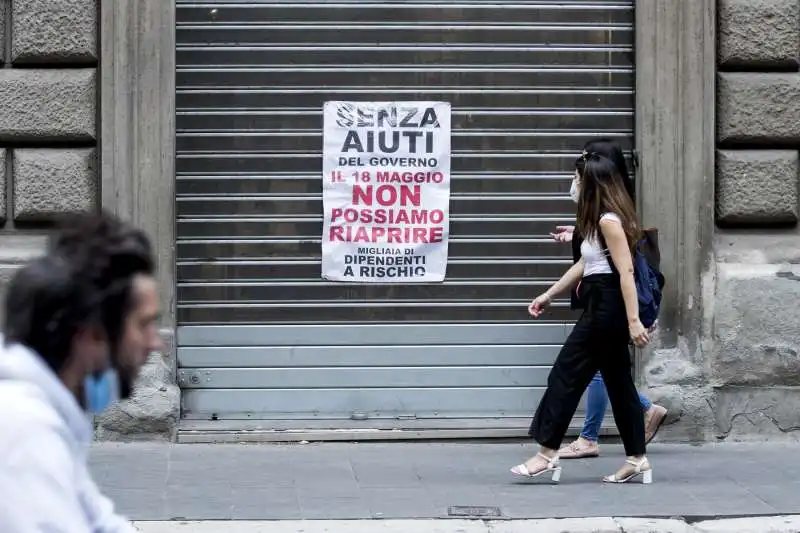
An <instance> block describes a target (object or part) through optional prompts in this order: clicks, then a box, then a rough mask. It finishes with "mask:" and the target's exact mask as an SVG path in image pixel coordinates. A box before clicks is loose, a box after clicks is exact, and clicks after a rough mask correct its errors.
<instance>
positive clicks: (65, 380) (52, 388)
mask: <svg viewBox="0 0 800 533" xmlns="http://www.w3.org/2000/svg"><path fill="white" fill-rule="evenodd" d="M153 274H154V264H153V255H152V251H151V247H150V243H149V241H148V239H147V237H146V236H145V235H144V234H143V233H142V232H141V231H139V230H137V229H136V228H133V227H131V226H130V225H128V224H125V223H123V222H121V221H120V220H118V219H116V218H114V217H113V216H110V215H107V214H102V215H88V214H87V215H82V216H80V217H77V218H76V220H74V221H73V222H72V224H70V226H69V227H66V228H65V229H64V230H63V231H62V232H61V233H60V234H58V235H57V236H56V237H55V238H54V240H53V241H52V243H51V246H50V248H49V250H48V252H47V254H46V255H45V256H43V257H41V258H39V259H36V260H34V261H33V262H31V263H30V264H28V265H27V266H25V267H24V268H22V269H20V271H19V272H18V273H17V275H16V276H15V277H14V279H13V280H12V282H11V284H10V286H9V288H8V292H7V297H6V303H5V317H6V319H5V327H4V334H5V338H4V340H3V345H2V348H0V421H2V422H0V531H3V532H6V531H7V532H9V533H10V532H14V533H34V532H36V533H56V532H58V533H62V532H63V533H100V532H102V533H112V532H113V533H122V532H125V533H129V532H133V531H135V530H134V529H133V526H132V525H131V524H130V523H129V522H128V521H127V520H125V519H123V518H122V517H120V516H118V515H116V514H115V512H114V508H113V504H112V503H111V502H110V500H108V499H107V498H105V497H103V496H102V495H101V494H100V493H99V491H98V489H97V486H96V485H95V483H94V482H93V481H92V479H91V476H90V474H89V471H88V467H87V453H88V449H89V446H90V444H91V441H92V436H93V428H92V425H91V422H90V419H89V417H88V416H87V412H89V413H98V412H100V411H102V410H103V409H105V408H106V407H107V406H108V405H109V404H111V403H113V402H114V401H117V400H118V399H120V398H126V397H127V396H129V395H130V394H131V392H132V389H133V383H134V380H135V379H136V376H137V375H138V373H139V369H140V368H141V367H142V365H143V364H144V363H145V361H146V359H147V357H148V355H149V353H150V352H151V351H157V350H159V349H161V341H160V339H159V336H158V330H157V323H158V317H159V309H158V294H157V291H156V283H155V278H154V275H153Z"/></svg>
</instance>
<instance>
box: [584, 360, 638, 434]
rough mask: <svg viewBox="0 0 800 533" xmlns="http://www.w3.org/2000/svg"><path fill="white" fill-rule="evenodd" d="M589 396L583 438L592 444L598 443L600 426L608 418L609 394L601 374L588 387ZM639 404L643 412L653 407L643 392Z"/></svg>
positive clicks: (596, 375)
mask: <svg viewBox="0 0 800 533" xmlns="http://www.w3.org/2000/svg"><path fill="white" fill-rule="evenodd" d="M588 391H589V395H588V397H587V398H586V421H585V422H584V423H583V431H581V437H583V438H584V439H586V440H590V441H592V442H597V438H598V436H599V435H600V426H601V425H603V418H604V417H605V416H606V407H607V406H608V392H607V391H606V384H605V382H604V381H603V376H601V375H600V372H598V373H597V374H595V376H594V377H593V378H592V381H591V383H589V387H588ZM639 402H641V404H642V411H643V412H644V411H647V410H648V409H650V407H651V406H652V405H653V404H652V403H651V402H650V400H648V399H647V397H646V396H644V395H643V394H642V393H641V392H640V393H639Z"/></svg>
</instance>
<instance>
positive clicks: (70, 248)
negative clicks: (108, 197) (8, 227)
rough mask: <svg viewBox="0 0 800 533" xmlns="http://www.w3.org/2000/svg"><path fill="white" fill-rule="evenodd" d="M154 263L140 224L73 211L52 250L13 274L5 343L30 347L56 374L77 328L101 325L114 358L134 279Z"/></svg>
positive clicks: (55, 236) (150, 270) (6, 319)
mask: <svg viewBox="0 0 800 533" xmlns="http://www.w3.org/2000/svg"><path fill="white" fill-rule="evenodd" d="M154 268H155V265H154V260H153V253H152V248H151V245H150V241H149V239H148V238H147V236H146V235H145V234H144V233H143V232H142V231H141V230H139V229H138V228H136V227H134V226H132V225H131V224H128V223H126V222H123V221H122V220H120V219H119V218H117V217H116V216H114V215H112V214H110V213H107V212H103V213H100V214H90V213H81V214H77V215H75V216H72V217H69V218H68V219H65V220H64V221H63V226H62V227H61V228H60V230H59V231H58V232H57V233H56V234H55V235H54V236H53V238H52V239H51V242H50V245H49V247H48V250H47V253H46V254H45V255H44V256H43V257H40V258H38V259H36V260H34V261H32V262H30V263H29V264H28V265H27V266H25V267H23V268H21V269H20V270H19V271H18V272H17V273H16V275H15V276H14V278H13V279H12V281H11V283H10V285H9V287H8V292H7V295H6V302H5V325H4V330H5V341H6V343H9V344H10V343H21V344H24V345H25V346H27V347H29V348H31V349H32V350H34V351H36V352H37V353H38V354H39V355H40V356H41V357H42V358H43V359H44V360H45V362H47V364H48V365H49V366H50V367H51V368H52V369H53V370H54V371H56V372H58V371H59V370H60V369H61V368H62V367H63V365H64V364H65V363H66V362H67V359H68V358H69V356H70V350H71V345H72V340H73V338H74V336H75V334H76V333H77V332H78V331H79V329H80V328H82V327H86V326H100V327H102V329H103V330H104V331H105V333H106V335H107V336H108V341H109V345H110V347H111V352H112V353H111V357H112V361H115V359H116V357H115V352H116V349H117V346H118V345H119V342H120V340H121V337H122V335H123V328H124V323H125V319H126V317H127V315H128V312H129V311H130V309H131V307H132V304H133V302H132V282H133V279H134V277H135V276H137V275H148V276H151V275H153V273H154ZM126 392H127V391H126Z"/></svg>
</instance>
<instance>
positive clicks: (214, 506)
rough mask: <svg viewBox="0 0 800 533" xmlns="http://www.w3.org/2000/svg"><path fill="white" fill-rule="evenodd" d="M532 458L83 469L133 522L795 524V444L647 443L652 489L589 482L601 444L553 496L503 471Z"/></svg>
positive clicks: (466, 450) (165, 457)
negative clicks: (786, 520) (725, 520)
mask: <svg viewBox="0 0 800 533" xmlns="http://www.w3.org/2000/svg"><path fill="white" fill-rule="evenodd" d="M534 452H535V448H534V446H533V445H532V444H531V443H530V442H470V443H464V442H447V443H424V442H392V443H319V444H305V445H303V444H295V445H276V444H262V445H228V444H208V445H207V444H168V443H131V444H109V443H98V444H97V445H95V446H94V447H93V450H92V453H91V456H90V464H91V468H92V470H93V473H94V475H95V479H96V481H97V483H98V485H99V486H100V487H101V489H102V490H103V491H104V492H105V493H106V494H108V495H109V496H110V497H111V498H113V500H114V501H115V503H116V505H117V508H118V510H119V511H120V512H121V513H122V514H124V515H126V516H128V517H129V518H131V519H133V520H161V521H163V520H179V521H180V520H184V521H185V520H190V521H191V520H233V519H237V520H256V521H258V520H303V519H306V520H325V519H328V520H347V519H352V520H357V519H374V518H377V519H410V518H416V519H420V518H429V519H437V518H447V519H464V518H483V519H495V518H500V519H546V518H583V517H598V516H599V517H609V516H613V517H623V518H624V517H630V518H647V519H670V518H676V517H677V518H680V519H683V518H686V519H687V520H688V521H689V522H699V521H702V520H704V519H706V518H719V517H748V516H772V515H790V514H800V498H798V497H797V495H798V494H800V461H797V457H798V456H800V445H799V444H797V443H763V444H733V443H731V444H728V443H724V444H709V445H704V446H690V445H671V444H653V445H652V446H650V447H649V450H648V456H649V457H650V459H651V461H652V463H653V467H654V483H653V484H652V485H641V484H640V483H630V484H625V485H605V484H603V483H601V482H600V479H601V477H602V476H603V475H604V474H609V473H611V472H613V471H614V470H615V469H616V468H617V467H618V466H619V465H620V464H621V462H622V460H623V451H622V448H621V447H620V446H617V445H605V444H604V445H603V447H602V455H601V457H599V458H596V459H582V460H576V461H564V462H563V467H564V471H563V474H562V477H561V483H560V484H558V485H553V484H551V483H550V482H549V480H538V479H537V480H520V479H515V478H514V477H513V476H512V475H511V474H510V473H509V471H508V469H509V467H511V466H513V465H514V464H517V463H519V462H521V461H523V460H524V459H525V458H526V457H527V456H529V455H531V454H533V453H534ZM640 525H641V527H644V528H645V529H644V530H643V531H647V529H646V527H647V526H646V524H640ZM678 531H680V530H678Z"/></svg>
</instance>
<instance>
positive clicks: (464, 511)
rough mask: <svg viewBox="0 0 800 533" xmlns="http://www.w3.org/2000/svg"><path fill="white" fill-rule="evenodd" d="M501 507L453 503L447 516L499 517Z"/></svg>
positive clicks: (448, 509)
mask: <svg viewBox="0 0 800 533" xmlns="http://www.w3.org/2000/svg"><path fill="white" fill-rule="evenodd" d="M500 515H501V513H500V508H499V507H486V506H480V505H453V506H451V507H448V508H447V516H473V517H474V516H478V517H499V516H500Z"/></svg>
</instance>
